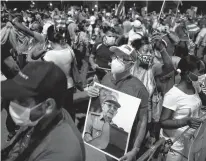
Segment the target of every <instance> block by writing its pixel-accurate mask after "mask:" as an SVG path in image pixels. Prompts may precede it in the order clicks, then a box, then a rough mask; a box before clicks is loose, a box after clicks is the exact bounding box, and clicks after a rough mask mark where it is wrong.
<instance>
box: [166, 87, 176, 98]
mask: <svg viewBox="0 0 206 161" xmlns="http://www.w3.org/2000/svg"><path fill="white" fill-rule="evenodd" d="M178 93H179V90H178V89H177V87H175V86H173V87H172V88H171V89H170V90H169V91H168V92H167V93H166V94H165V97H172V98H176V97H178Z"/></svg>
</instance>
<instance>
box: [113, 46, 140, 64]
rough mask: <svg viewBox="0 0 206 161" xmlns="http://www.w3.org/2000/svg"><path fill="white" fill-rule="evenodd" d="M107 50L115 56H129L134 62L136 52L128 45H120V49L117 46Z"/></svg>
mask: <svg viewBox="0 0 206 161" xmlns="http://www.w3.org/2000/svg"><path fill="white" fill-rule="evenodd" d="M109 50H110V51H111V52H114V53H115V54H116V55H117V56H118V55H119V56H124V55H128V56H130V57H131V58H132V59H133V60H134V61H135V57H136V51H135V49H134V48H133V47H132V46H130V45H122V46H120V47H117V46H111V47H110V48H109Z"/></svg>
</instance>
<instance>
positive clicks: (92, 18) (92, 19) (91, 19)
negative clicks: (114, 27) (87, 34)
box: [90, 16, 96, 25]
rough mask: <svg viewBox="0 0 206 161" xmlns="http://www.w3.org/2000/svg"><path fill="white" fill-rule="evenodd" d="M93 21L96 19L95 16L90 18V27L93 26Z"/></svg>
mask: <svg viewBox="0 0 206 161" xmlns="http://www.w3.org/2000/svg"><path fill="white" fill-rule="evenodd" d="M95 21H96V17H95V16H91V17H90V24H91V25H93V24H95Z"/></svg>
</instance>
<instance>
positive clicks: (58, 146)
mask: <svg viewBox="0 0 206 161" xmlns="http://www.w3.org/2000/svg"><path fill="white" fill-rule="evenodd" d="M42 146H43V147H42V148H45V147H47V148H46V149H45V150H44V151H45V152H46V154H43V153H41V154H40V155H38V156H42V158H45V157H46V158H49V159H50V158H51V160H62V161H64V160H65V161H66V160H71V161H77V160H80V161H82V160H83V158H84V149H82V147H81V143H80V140H79V139H78V137H77V136H76V134H75V132H74V131H73V129H72V127H71V126H70V125H69V124H68V123H66V122H62V123H61V124H60V125H58V126H57V127H55V128H54V130H52V131H51V132H50V133H49V135H48V136H47V138H46V140H45V141H44V142H43V143H42ZM42 148H39V149H42ZM68 149H69V151H68ZM47 152H48V153H47ZM43 155H45V156H43Z"/></svg>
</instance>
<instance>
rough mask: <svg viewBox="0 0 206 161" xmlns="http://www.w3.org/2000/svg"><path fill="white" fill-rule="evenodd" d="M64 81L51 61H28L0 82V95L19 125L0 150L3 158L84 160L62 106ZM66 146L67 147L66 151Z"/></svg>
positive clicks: (12, 160) (80, 143)
mask: <svg viewBox="0 0 206 161" xmlns="http://www.w3.org/2000/svg"><path fill="white" fill-rule="evenodd" d="M66 89H67V80H66V76H65V74H64V73H63V72H62V70H61V69H60V68H59V67H58V66H56V65H55V64H54V63H52V62H31V63H29V64H28V65H27V66H25V68H24V69H23V70H22V71H21V72H19V74H18V75H17V76H15V77H14V78H13V79H12V80H6V81H3V82H2V97H3V98H6V99H9V100H11V103H10V106H9V112H10V114H11V117H12V119H13V120H14V122H15V123H16V124H17V125H19V126H20V127H21V128H20V130H19V131H18V133H17V134H16V135H15V136H14V138H13V140H12V141H11V142H8V145H5V147H4V148H3V149H2V151H1V154H2V155H1V157H2V160H3V161H8V160H9V161H34V160H45V159H46V160H51V161H56V160H61V161H68V160H70V161H76V160H79V161H84V160H85V155H84V145H83V141H82V139H81V135H80V133H79V132H78V130H77V129H76V127H75V125H74V123H73V121H72V119H71V116H70V115H69V114H68V113H67V112H66V111H65V110H63V109H62V97H63V93H64V91H65V90H66ZM68 149H69V150H68Z"/></svg>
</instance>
